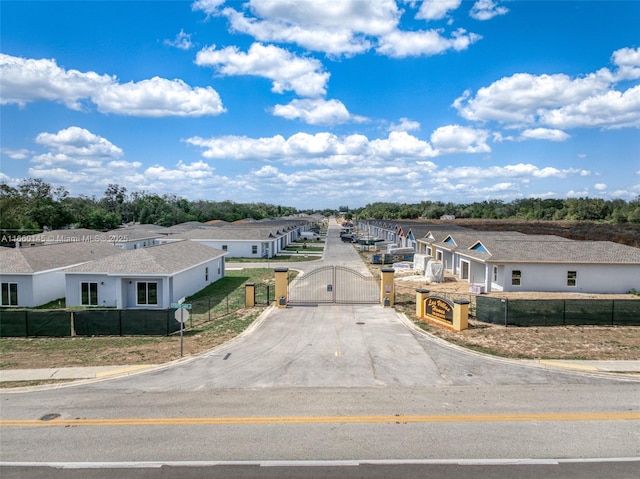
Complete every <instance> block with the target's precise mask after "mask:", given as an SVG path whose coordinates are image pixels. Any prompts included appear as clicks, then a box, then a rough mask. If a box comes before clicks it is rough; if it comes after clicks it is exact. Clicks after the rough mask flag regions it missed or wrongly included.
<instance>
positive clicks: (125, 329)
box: [120, 309, 180, 336]
mask: <svg viewBox="0 0 640 479" xmlns="http://www.w3.org/2000/svg"><path fill="white" fill-rule="evenodd" d="M120 320H121V324H122V334H123V335H126V336H129V335H149V336H166V335H167V334H170V333H172V332H174V331H178V330H179V329H180V323H178V322H177V321H176V320H175V318H174V317H173V315H172V313H171V312H170V310H166V309H160V310H138V309H123V310H121V311H120Z"/></svg>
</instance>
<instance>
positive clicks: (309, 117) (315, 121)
mask: <svg viewBox="0 0 640 479" xmlns="http://www.w3.org/2000/svg"><path fill="white" fill-rule="evenodd" d="M273 114H274V115H275V116H281V117H283V118H287V119H289V120H295V119H300V120H302V121H304V122H305V123H308V124H309V125H337V124H340V123H346V122H349V121H358V122H362V121H364V120H365V119H363V118H362V117H358V116H353V115H351V114H350V113H349V111H348V110H347V108H346V107H345V106H344V104H343V103H342V102H341V101H339V100H324V99H321V98H314V99H303V100H293V101H291V102H290V103H289V104H287V105H276V106H275V107H274V108H273Z"/></svg>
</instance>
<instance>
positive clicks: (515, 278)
mask: <svg viewBox="0 0 640 479" xmlns="http://www.w3.org/2000/svg"><path fill="white" fill-rule="evenodd" d="M521 281H522V273H521V272H520V270H519V269H515V270H513V271H511V284H512V285H513V286H520V283H521Z"/></svg>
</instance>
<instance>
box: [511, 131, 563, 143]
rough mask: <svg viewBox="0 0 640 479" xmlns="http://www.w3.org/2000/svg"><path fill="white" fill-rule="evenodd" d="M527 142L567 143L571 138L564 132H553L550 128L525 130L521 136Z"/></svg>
mask: <svg viewBox="0 0 640 479" xmlns="http://www.w3.org/2000/svg"><path fill="white" fill-rule="evenodd" d="M520 136H521V138H522V139H525V140H549V141H566V140H568V139H569V138H570V136H569V135H568V134H567V133H565V132H564V131H562V130H553V129H550V128H533V129H529V130H524V131H523V132H522V133H521V134H520Z"/></svg>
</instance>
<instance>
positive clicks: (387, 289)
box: [380, 268, 395, 308]
mask: <svg viewBox="0 0 640 479" xmlns="http://www.w3.org/2000/svg"><path fill="white" fill-rule="evenodd" d="M394 272H395V270H394V269H393V268H382V269H381V270H380V273H381V274H382V280H381V281H380V304H382V306H384V307H385V308H386V307H393V302H394V297H395V289H394V286H393V273H394Z"/></svg>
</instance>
